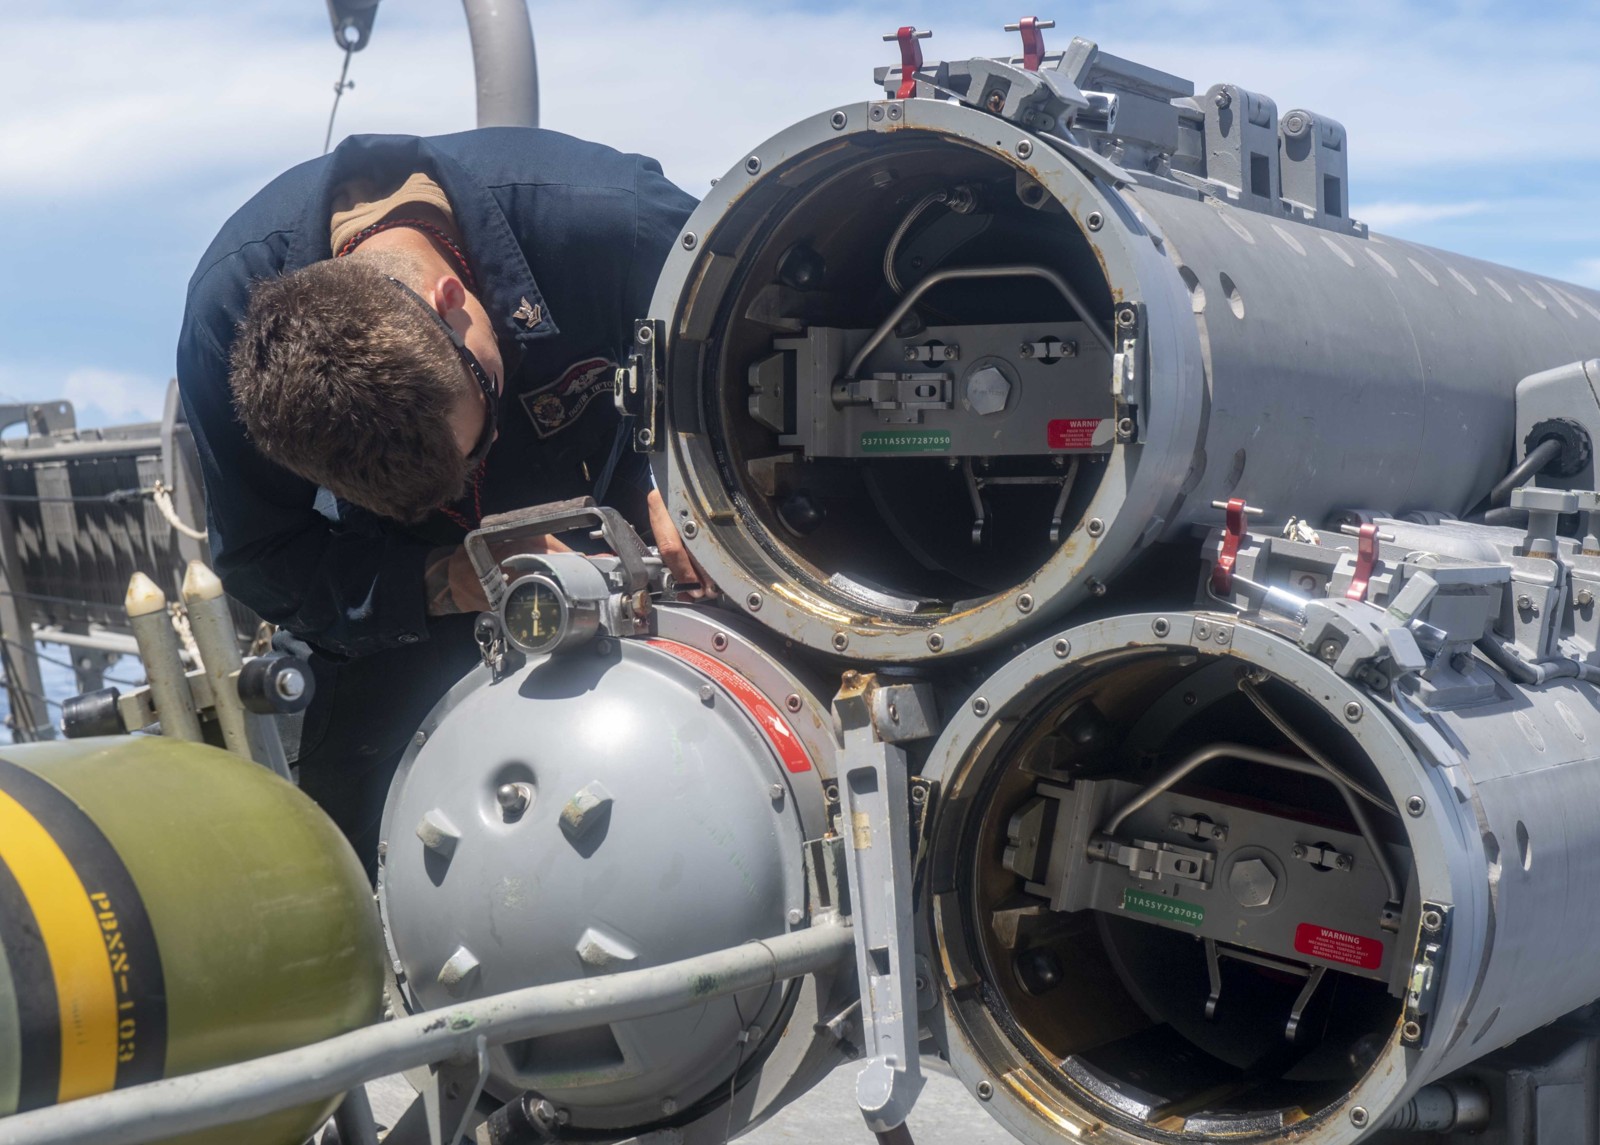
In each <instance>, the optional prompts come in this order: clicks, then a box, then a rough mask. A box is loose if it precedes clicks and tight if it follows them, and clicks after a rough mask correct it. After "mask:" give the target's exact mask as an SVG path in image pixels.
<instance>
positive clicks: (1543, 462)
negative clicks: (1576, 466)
mask: <svg viewBox="0 0 1600 1145" xmlns="http://www.w3.org/2000/svg"><path fill="white" fill-rule="evenodd" d="M1560 456H1561V442H1559V441H1557V440H1556V439H1555V438H1553V437H1551V438H1547V439H1545V440H1544V441H1541V442H1540V443H1539V444H1538V445H1536V446H1534V448H1533V450H1532V452H1530V453H1529V454H1528V456H1527V457H1525V458H1523V459H1522V464H1521V465H1519V466H1517V467H1516V468H1515V469H1513V470H1512V471H1511V472H1510V473H1507V474H1506V475H1505V476H1504V477H1502V478H1501V479H1500V483H1499V484H1498V485H1496V486H1495V487H1494V488H1493V489H1491V490H1489V506H1490V507H1491V508H1494V509H1498V508H1500V507H1502V506H1504V505H1508V504H1510V503H1511V491H1512V490H1513V489H1515V488H1516V487H1517V486H1518V485H1521V484H1522V483H1523V482H1524V481H1526V480H1528V478H1530V477H1533V476H1535V475H1537V474H1539V473H1541V472H1543V470H1544V468H1545V466H1547V465H1549V464H1550V463H1551V462H1552V461H1554V460H1555V459H1556V458H1557V457H1560Z"/></svg>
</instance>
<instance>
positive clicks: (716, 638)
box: [711, 632, 728, 652]
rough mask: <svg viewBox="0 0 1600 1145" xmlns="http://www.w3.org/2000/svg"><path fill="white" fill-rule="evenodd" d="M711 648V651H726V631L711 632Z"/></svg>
mask: <svg viewBox="0 0 1600 1145" xmlns="http://www.w3.org/2000/svg"><path fill="white" fill-rule="evenodd" d="M711 650H712V651H713V652H726V651H727V650H728V634H727V633H726V632H717V633H713V634H712V637H711Z"/></svg>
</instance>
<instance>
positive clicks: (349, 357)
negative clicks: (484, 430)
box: [231, 252, 477, 522]
mask: <svg viewBox="0 0 1600 1145" xmlns="http://www.w3.org/2000/svg"><path fill="white" fill-rule="evenodd" d="M397 272H398V273H397ZM390 275H393V276H394V277H395V278H399V279H401V281H406V280H407V279H409V278H412V277H415V275H414V273H413V264H411V263H410V262H409V260H406V259H405V258H404V256H399V255H395V254H393V253H390V252H383V253H381V254H380V253H377V252H374V253H373V255H370V256H361V255H352V256H350V257H349V258H341V259H331V260H328V261H326V262H318V263H313V264H312V265H310V266H308V267H304V268H303V269H301V270H297V271H294V272H293V273H290V274H286V275H283V276H282V277H279V278H271V279H264V280H262V281H260V282H258V283H256V285H255V287H254V288H253V289H252V290H251V292H250V306H249V309H248V311H247V312H246V314H245V318H244V321H243V322H241V323H240V324H239V329H238V334H237V337H236V338H235V339H234V343H233V353H232V363H231V364H232V375H231V381H232V386H233V402H234V408H235V409H236V410H237V411H238V414H239V418H240V420H241V421H243V422H244V426H245V429H246V430H247V431H248V432H249V434H250V438H251V440H252V441H254V442H255V444H256V447H257V448H258V449H260V450H261V452H262V453H264V454H266V455H267V456H268V457H270V458H271V459H272V460H273V461H276V462H277V463H278V464H279V465H282V466H283V467H284V468H286V469H289V470H291V471H292V472H294V473H297V474H299V475H300V476H301V477H304V478H305V479H306V480H307V481H314V482H316V483H317V484H318V485H320V486H322V487H323V488H325V489H328V490H329V491H331V492H332V493H333V494H334V495H335V496H337V497H341V498H343V499H344V500H346V501H349V502H351V503H352V504H356V505H360V506H361V507H362V508H365V509H369V510H371V511H372V512H374V513H379V514H382V515H383V516H385V517H390V518H393V519H395V520H398V521H406V522H415V521H418V520H421V519H422V518H423V517H425V516H426V515H427V514H428V512H429V511H430V510H432V509H435V508H437V507H439V506H440V505H445V504H448V503H449V502H451V501H453V500H455V499H456V498H457V497H459V496H460V495H461V493H462V490H463V488H464V487H465V484H466V479H467V476H468V462H467V460H466V459H465V458H464V457H463V456H462V454H461V448H460V446H459V445H457V444H456V438H455V433H454V432H453V431H452V429H451V426H450V413H451V411H452V409H453V408H454V407H455V404H456V402H457V401H458V400H459V399H460V397H461V395H462V394H464V393H468V392H472V393H476V392H477V391H476V389H475V388H470V386H469V383H470V379H469V377H468V375H467V372H466V370H465V369H464V368H463V366H462V364H461V359H460V358H459V357H458V356H457V355H456V352H455V349H454V348H453V347H452V346H451V345H450V341H449V339H448V338H447V337H446V336H445V334H444V331H442V330H440V329H439V328H438V327H437V326H436V325H435V324H433V323H431V322H429V321H428V317H427V315H426V314H423V313H421V311H420V310H419V309H418V308H417V306H416V303H415V302H413V301H411V300H409V299H407V298H406V296H405V292H404V291H402V290H401V289H400V288H399V287H398V286H396V285H395V284H394V283H393V282H391V281H389V277H388V276H390Z"/></svg>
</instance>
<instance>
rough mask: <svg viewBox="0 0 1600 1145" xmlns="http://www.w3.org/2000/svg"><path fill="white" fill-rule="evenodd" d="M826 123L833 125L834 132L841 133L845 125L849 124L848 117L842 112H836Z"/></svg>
mask: <svg viewBox="0 0 1600 1145" xmlns="http://www.w3.org/2000/svg"><path fill="white" fill-rule="evenodd" d="M828 122H829V123H831V124H832V125H833V129H834V130H835V131H843V130H844V129H845V125H846V124H847V123H849V122H850V117H849V116H848V115H846V114H845V113H844V112H842V111H836V112H834V113H833V115H831V116H830V117H829V118H828Z"/></svg>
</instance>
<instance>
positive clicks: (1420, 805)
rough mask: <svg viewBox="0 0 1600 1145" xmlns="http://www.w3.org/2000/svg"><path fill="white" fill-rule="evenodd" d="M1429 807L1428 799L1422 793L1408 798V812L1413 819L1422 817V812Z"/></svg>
mask: <svg viewBox="0 0 1600 1145" xmlns="http://www.w3.org/2000/svg"><path fill="white" fill-rule="evenodd" d="M1427 809H1428V801H1427V800H1426V799H1424V798H1422V796H1420V795H1413V796H1412V797H1411V798H1409V799H1407V800H1406V814H1407V815H1409V816H1411V817H1412V818H1413V819H1420V818H1422V813H1423V812H1424V811H1426V810H1427Z"/></svg>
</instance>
